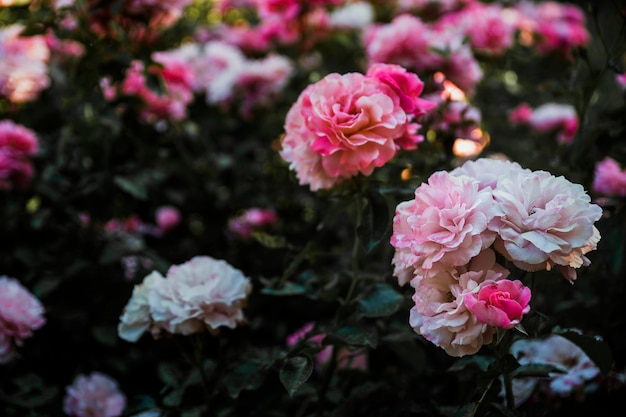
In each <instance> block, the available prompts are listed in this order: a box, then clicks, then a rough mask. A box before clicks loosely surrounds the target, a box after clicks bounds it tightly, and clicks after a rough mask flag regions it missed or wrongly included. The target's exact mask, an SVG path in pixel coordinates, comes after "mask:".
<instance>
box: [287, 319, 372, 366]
mask: <svg viewBox="0 0 626 417" xmlns="http://www.w3.org/2000/svg"><path fill="white" fill-rule="evenodd" d="M314 328H315V323H313V322H308V323H305V324H304V325H303V326H302V327H301V328H299V329H297V330H296V331H294V332H293V333H291V334H290V335H289V336H288V337H287V346H288V347H293V346H295V345H296V344H297V343H298V342H300V341H303V340H306V341H310V342H312V343H314V344H316V345H317V346H319V347H323V345H322V341H323V340H324V338H325V337H326V335H325V334H323V333H314V332H313V330H314ZM333 349H334V347H333V346H326V347H324V348H323V349H322V350H321V351H319V352H318V353H317V354H316V355H315V367H316V368H317V369H318V370H321V369H322V368H323V367H324V366H325V365H326V364H328V362H329V361H330V360H331V357H332V355H333ZM336 361H337V369H361V370H366V369H367V366H368V365H367V353H366V352H365V350H364V349H357V350H350V349H348V348H340V349H339V350H338V351H337V358H336Z"/></svg>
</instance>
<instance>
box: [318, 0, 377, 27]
mask: <svg viewBox="0 0 626 417" xmlns="http://www.w3.org/2000/svg"><path fill="white" fill-rule="evenodd" d="M329 19H330V26H331V27H332V28H333V29H339V30H350V29H365V28H366V27H368V26H370V25H371V24H372V22H373V21H374V7H373V6H372V5H371V4H370V3H368V2H365V1H355V2H354V3H347V4H345V5H343V6H341V7H339V8H337V9H335V10H333V11H332V12H331V13H330V16H329Z"/></svg>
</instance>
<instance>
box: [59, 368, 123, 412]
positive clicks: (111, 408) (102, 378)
mask: <svg viewBox="0 0 626 417" xmlns="http://www.w3.org/2000/svg"><path fill="white" fill-rule="evenodd" d="M125 407H126V396H125V395H124V394H123V393H122V392H121V391H120V389H119V387H118V384H117V382H116V381H115V380H114V379H112V378H111V377H109V376H108V375H105V374H101V373H99V372H92V373H91V374H89V375H83V374H81V375H78V376H77V377H76V379H75V380H74V382H73V383H72V385H69V386H68V387H67V388H66V394H65V398H64V399H63V411H64V412H65V414H67V415H68V416H72V417H118V416H120V415H122V412H123V411H124V408H125Z"/></svg>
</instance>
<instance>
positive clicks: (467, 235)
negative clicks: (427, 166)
mask: <svg viewBox="0 0 626 417" xmlns="http://www.w3.org/2000/svg"><path fill="white" fill-rule="evenodd" d="M498 213H499V211H498V210H497V207H496V205H495V202H494V200H493V198H492V196H491V190H490V189H479V182H478V181H477V180H475V179H473V178H471V177H468V176H463V175H460V176H456V175H450V174H449V173H448V172H445V171H438V172H435V173H434V174H432V175H431V176H430V178H429V179H428V183H424V184H422V185H421V186H420V187H418V188H417V189H416V190H415V198H414V199H413V200H409V201H404V202H401V203H400V204H398V206H397V207H396V213H395V216H394V219H393V234H392V236H391V245H392V246H393V247H394V248H395V250H396V252H395V254H394V257H393V261H392V263H393V264H394V266H395V267H394V276H396V277H397V278H398V283H399V284H400V285H404V284H405V283H406V282H408V281H409V280H411V279H412V278H413V277H414V276H416V275H417V276H427V275H429V274H433V273H435V272H436V270H437V269H440V268H444V269H445V268H449V267H455V266H462V265H466V264H467V263H468V262H470V259H471V258H473V257H474V256H476V255H478V254H479V253H480V252H481V251H482V250H483V249H485V248H487V247H489V246H490V245H491V244H492V243H493V241H494V239H495V237H496V236H495V233H493V232H492V231H489V230H488V229H487V225H488V224H489V222H490V221H491V220H492V219H493V218H494V217H495V216H496V215H497V214H498Z"/></svg>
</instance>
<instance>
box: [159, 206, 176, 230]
mask: <svg viewBox="0 0 626 417" xmlns="http://www.w3.org/2000/svg"><path fill="white" fill-rule="evenodd" d="M179 223H180V211H179V210H178V209H177V208H176V207H173V206H161V207H159V208H157V210H156V224H157V227H158V229H159V231H161V233H166V232H169V231H170V230H172V229H174V228H176V226H178V224H179Z"/></svg>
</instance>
